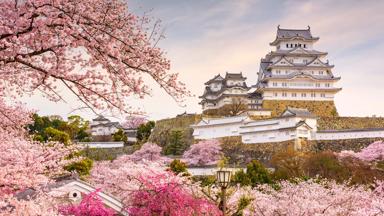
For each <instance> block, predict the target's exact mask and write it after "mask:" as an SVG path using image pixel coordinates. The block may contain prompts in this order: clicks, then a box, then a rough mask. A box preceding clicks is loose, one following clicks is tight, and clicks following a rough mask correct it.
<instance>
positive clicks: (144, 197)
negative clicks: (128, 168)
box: [128, 174, 221, 216]
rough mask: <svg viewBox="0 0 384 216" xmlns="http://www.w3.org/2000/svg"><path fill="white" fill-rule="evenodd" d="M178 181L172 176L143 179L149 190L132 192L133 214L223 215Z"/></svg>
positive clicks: (146, 188)
mask: <svg viewBox="0 0 384 216" xmlns="http://www.w3.org/2000/svg"><path fill="white" fill-rule="evenodd" d="M177 178H178V177H176V176H171V177H169V175H168V174H156V175H150V176H146V177H143V176H139V178H138V179H139V180H140V181H141V183H142V184H143V186H144V188H145V189H142V190H136V191H134V192H133V193H132V203H131V205H130V206H128V212H129V213H130V215H137V216H139V215H140V216H150V215H175V216H192V215H221V212H220V211H219V210H218V208H217V207H216V206H215V205H214V203H211V202H208V201H207V200H206V199H203V198H197V197H195V196H193V194H191V193H190V191H189V190H188V189H187V188H186V187H185V186H184V185H183V184H180V181H179V180H178V179H177Z"/></svg>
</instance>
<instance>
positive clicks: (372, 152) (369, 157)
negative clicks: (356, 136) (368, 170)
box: [339, 141, 384, 162]
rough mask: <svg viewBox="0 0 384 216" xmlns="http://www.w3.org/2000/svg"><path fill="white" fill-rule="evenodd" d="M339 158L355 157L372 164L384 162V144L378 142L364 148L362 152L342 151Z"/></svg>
mask: <svg viewBox="0 0 384 216" xmlns="http://www.w3.org/2000/svg"><path fill="white" fill-rule="evenodd" d="M339 157H341V158H345V157H355V158H358V159H360V160H362V161H367V162H372V161H379V160H384V142H383V141H376V142H374V143H372V144H370V145H369V146H367V147H365V148H363V149H362V150H361V151H360V152H354V151H341V152H340V153H339Z"/></svg>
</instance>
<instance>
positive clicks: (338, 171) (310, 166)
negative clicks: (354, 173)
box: [303, 151, 349, 183]
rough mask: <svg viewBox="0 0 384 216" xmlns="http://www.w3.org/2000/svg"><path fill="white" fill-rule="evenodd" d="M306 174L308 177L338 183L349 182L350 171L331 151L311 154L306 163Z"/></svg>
mask: <svg viewBox="0 0 384 216" xmlns="http://www.w3.org/2000/svg"><path fill="white" fill-rule="evenodd" d="M303 168H304V170H305V171H304V172H305V173H306V174H307V176H311V177H315V176H317V175H319V176H320V177H323V178H327V179H333V180H335V181H337V182H339V183H340V182H343V181H345V180H348V178H349V175H348V170H347V169H346V167H344V166H343V164H342V163H341V162H340V161H339V159H338V158H337V156H336V155H335V154H334V153H333V152H330V151H324V152H319V153H315V154H311V155H310V156H309V157H307V159H306V161H305V163H304V167H303Z"/></svg>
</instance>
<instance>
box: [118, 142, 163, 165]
mask: <svg viewBox="0 0 384 216" xmlns="http://www.w3.org/2000/svg"><path fill="white" fill-rule="evenodd" d="M161 151H162V149H161V147H160V146H158V145H156V144H155V143H144V144H143V145H142V146H141V148H140V149H139V150H137V151H135V152H134V153H133V154H130V155H123V156H121V157H119V158H117V159H116V160H117V163H120V162H124V161H127V160H129V161H132V162H135V163H140V162H145V161H153V162H156V163H159V164H166V163H169V162H170V159H169V158H168V157H165V156H162V155H161Z"/></svg>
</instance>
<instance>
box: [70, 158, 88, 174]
mask: <svg viewBox="0 0 384 216" xmlns="http://www.w3.org/2000/svg"><path fill="white" fill-rule="evenodd" d="M92 166H93V160H91V159H89V158H84V159H83V160H81V161H77V162H73V163H71V164H68V165H66V166H65V167H64V169H65V170H67V171H69V172H71V171H76V172H77V173H78V174H79V175H80V176H87V175H89V173H90V171H91V169H92Z"/></svg>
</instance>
